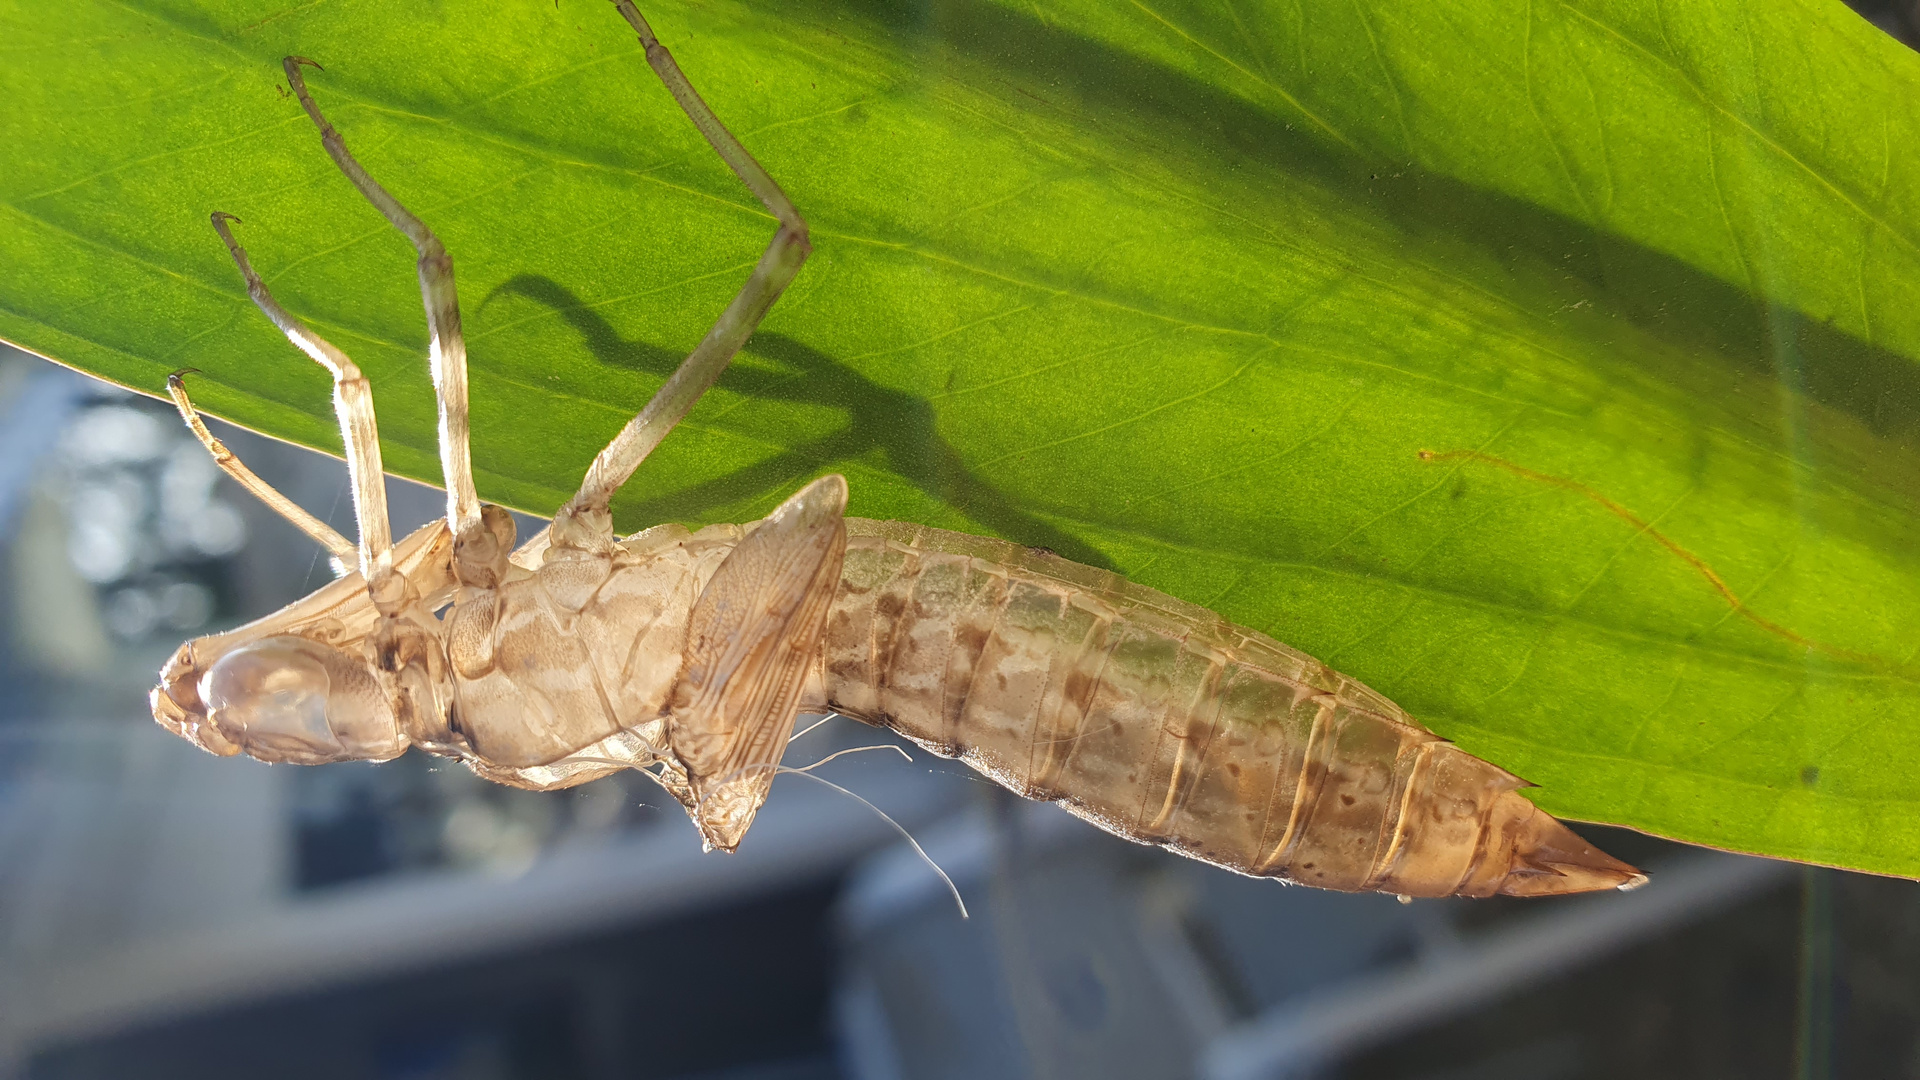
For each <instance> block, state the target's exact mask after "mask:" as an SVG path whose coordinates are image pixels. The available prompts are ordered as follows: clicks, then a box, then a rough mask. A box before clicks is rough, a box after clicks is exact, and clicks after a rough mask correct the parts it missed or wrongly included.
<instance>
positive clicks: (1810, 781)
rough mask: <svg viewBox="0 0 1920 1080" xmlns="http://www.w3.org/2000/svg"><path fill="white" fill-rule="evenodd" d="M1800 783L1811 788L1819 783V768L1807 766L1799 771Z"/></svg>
mask: <svg viewBox="0 0 1920 1080" xmlns="http://www.w3.org/2000/svg"><path fill="white" fill-rule="evenodd" d="M1800 782H1801V783H1803V784H1805V785H1807V786H1808V787H1813V786H1814V785H1815V784H1818V783H1819V782H1820V766H1818V765H1809V766H1807V767H1806V768H1804V769H1801V770H1800Z"/></svg>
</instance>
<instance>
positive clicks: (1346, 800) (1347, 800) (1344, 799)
mask: <svg viewBox="0 0 1920 1080" xmlns="http://www.w3.org/2000/svg"><path fill="white" fill-rule="evenodd" d="M1340 805H1341V806H1352V805H1353V796H1351V795H1342V796H1340Z"/></svg>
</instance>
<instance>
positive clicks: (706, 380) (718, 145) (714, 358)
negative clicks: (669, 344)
mask: <svg viewBox="0 0 1920 1080" xmlns="http://www.w3.org/2000/svg"><path fill="white" fill-rule="evenodd" d="M613 2H614V6H615V7H616V8H618V9H619V11H620V14H621V15H622V16H624V17H625V18H626V20H627V22H628V23H630V24H631V25H632V26H633V28H634V30H635V31H637V32H638V33H639V35H640V43H641V44H642V45H643V46H645V47H646V51H647V63H648V64H650V65H651V66H652V67H653V70H654V72H655V73H656V74H658V75H659V76H660V81H662V82H664V83H666V85H667V90H668V91H669V92H670V93H672V94H673V97H674V100H676V101H678V102H679V103H680V107H681V108H682V109H683V110H685V111H686V114H687V116H688V117H689V118H690V119H692V120H693V123H694V126H695V127H697V128H699V129H700V133H701V134H702V135H704V136H706V139H707V143H708V145H710V146H712V147H713V149H714V151H715V152H716V153H718V154H719V155H720V157H721V159H722V160H724V161H725V162H726V163H727V166H728V167H729V168H731V169H732V170H733V172H734V175H735V176H738V177H739V178H740V181H741V183H744V184H745V185H746V186H747V189H748V190H749V191H752V192H753V194H754V195H755V196H756V197H758V198H759V200H760V201H761V203H762V204H764V205H765V206H766V208H767V210H768V211H770V212H771V213H772V214H773V216H774V217H775V218H778V219H779V221H780V229H779V231H778V232H776V233H775V234H774V237H773V242H772V243H771V244H769V245H767V250H766V253H765V254H763V255H762V256H760V264H759V265H758V266H756V267H754V271H753V276H752V277H750V278H748V279H747V284H746V287H745V288H743V289H741V290H740V294H739V295H738V296H736V297H734V298H733V302H732V303H731V304H728V305H727V310H726V311H725V312H724V313H723V314H722V315H721V316H720V321H719V322H717V323H715V324H714V326H713V329H712V330H709V331H708V332H707V336H706V338H705V339H703V340H702V341H701V342H700V344H699V345H698V346H697V347H696V348H695V349H694V350H693V352H692V353H690V354H689V355H688V356H687V358H686V360H685V361H683V362H682V363H681V365H680V367H679V369H678V370H677V371H675V372H674V373H673V377H672V378H670V379H668V380H667V385H665V386H663V387H661V388H660V392H659V393H657V394H655V395H654V396H653V400H652V401H649V402H648V403H647V406H646V408H644V409H642V410H641V412H640V415H638V416H636V417H634V418H633V419H632V420H631V421H629V422H628V423H627V426H626V427H625V428H622V429H621V431H620V434H618V435H616V436H614V438H613V441H612V442H610V443H608V444H607V448H606V449H604V450H602V451H600V454H599V456H598V457H595V458H594V459H593V464H592V465H591V466H589V467H588V469H587V476H586V479H585V480H584V481H583V482H582V483H581V485H580V491H579V493H578V494H576V495H574V497H573V498H572V499H571V500H570V501H569V502H568V503H567V505H566V506H564V507H562V508H561V510H560V513H559V514H558V515H556V517H555V519H554V525H555V529H556V533H555V535H556V537H559V535H560V532H561V529H562V523H563V522H569V521H571V520H574V519H585V520H589V521H591V520H594V519H596V518H599V517H600V516H602V515H603V514H604V513H605V511H606V509H607V504H608V503H609V502H610V501H611V500H612V499H613V493H614V492H615V491H617V490H618V489H619V487H620V485H621V484H624V483H626V481H627V478H628V477H630V476H632V475H633V470H634V469H636V468H638V467H639V465H640V462H642V461H643V460H645V459H646V456H647V455H648V454H650V453H652V452H653V448H654V447H656V446H658V445H660V440H662V439H664V438H666V435H667V432H669V431H671V430H673V426H674V425H675V424H677V423H679V422H680V420H681V419H682V418H683V417H685V416H686V415H687V412H688V410H690V409H692V408H693V403H694V402H696V401H698V400H699V399H700V395H701V394H703V393H705V392H706V390H707V388H708V387H710V386H712V385H713V383H714V380H716V379H718V378H719V377H720V373H721V372H722V371H724V370H726V366H727V364H728V363H729V362H730V361H731V360H732V359H733V355H734V353H736V352H738V351H739V350H740V346H741V345H744V344H745V343H746V340H747V338H748V337H749V336H751V335H752V334H753V331H754V328H755V327H757V326H759V325H760V320H761V319H762V318H764V317H765V316H766V314H767V310H768V309H769V308H771V307H773V302H774V301H775V300H778V299H779V298H780V293H781V290H783V289H785V288H786V287H787V284H788V283H789V282H791V281H792V280H793V277H794V275H795V274H797V273H799V272H800V266H801V264H802V263H804V262H805V261H806V258H807V253H808V252H810V251H811V250H812V248H811V247H810V246H809V245H808V243H807V223H806V222H805V221H804V220H803V219H802V218H801V217H800V213H799V211H798V210H796V209H794V206H793V202H792V201H791V200H789V199H788V198H787V195H786V192H784V191H781V190H780V185H779V184H776V183H774V181H773V177H771V176H768V175H767V171H766V170H765V169H763V168H761V166H760V163H759V162H757V161H755V160H754V159H753V155H752V154H749V153H747V149H746V147H744V146H741V145H740V140H738V139H736V138H734V137H733V134H732V133H731V132H729V131H728V130H727V128H726V125H724V124H722V123H721V122H720V119H719V118H718V117H716V116H714V115H713V110H712V109H710V108H708V107H707V103H706V102H705V101H702V100H701V99H700V95H699V94H698V93H696V92H695V91H694V89H693V86H692V84H690V83H689V82H687V77H686V75H685V74H683V73H682V72H681V70H680V65H678V64H676V63H674V61H673V56H672V54H670V53H668V52H667V49H666V46H664V45H662V44H660V41H659V39H657V38H655V37H654V35H653V28H652V27H650V26H648V25H647V20H646V19H645V18H644V17H642V16H641V14H640V12H639V11H638V10H637V9H635V8H634V6H633V3H632V0H613Z"/></svg>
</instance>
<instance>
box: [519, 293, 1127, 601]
mask: <svg viewBox="0 0 1920 1080" xmlns="http://www.w3.org/2000/svg"><path fill="white" fill-rule="evenodd" d="M500 296H518V297H521V298H523V299H526V300H530V301H532V302H534V303H536V304H539V305H541V306H543V307H546V308H548V309H550V310H551V311H553V312H554V313H555V314H556V315H558V316H560V318H562V319H564V320H565V321H566V322H567V324H568V325H569V326H571V327H572V328H573V329H574V330H575V331H576V332H578V333H579V334H580V336H581V338H582V339H584V340H585V342H586V345H587V348H588V349H590V350H591V351H592V352H593V355H594V357H595V358H596V359H597V360H599V361H600V362H601V363H603V364H606V365H609V366H611V367H618V368H624V369H627V370H630V371H644V372H647V373H648V374H651V375H656V376H658V377H660V378H661V379H663V380H664V379H665V378H666V377H667V376H668V375H670V374H672V373H673V370H674V369H675V368H677V367H679V366H680V361H681V360H683V359H685V357H684V355H683V354H681V353H679V352H676V351H673V350H670V349H665V348H661V347H660V346H658V345H653V344H650V343H648V342H644V341H634V340H630V339H627V338H624V337H621V336H620V333H619V331H617V330H615V329H614V328H613V326H612V325H611V324H610V323H608V322H607V321H606V319H604V318H602V317H601V316H600V314H599V313H598V312H597V311H595V310H593V309H592V308H591V307H589V306H587V304H586V303H585V302H584V301H582V300H581V299H580V297H578V296H577V295H575V294H574V293H573V292H572V291H571V290H569V289H567V288H566V287H565V286H563V285H561V284H559V283H558V282H556V281H554V280H552V279H551V278H547V277H543V276H539V275H533V274H522V275H519V276H516V277H514V278H512V279H510V280H508V281H507V282H505V283H504V284H502V285H501V286H500V287H499V288H498V289H496V290H494V292H493V293H492V294H491V295H489V296H488V298H487V302H491V301H492V300H493V299H495V298H497V297H500ZM742 351H743V352H746V353H749V354H752V355H754V356H759V357H763V358H765V359H768V360H772V361H773V362H775V363H776V364H779V365H780V366H781V367H783V368H786V369H787V372H786V373H783V372H775V371H768V370H764V369H754V368H748V367H741V366H739V365H735V366H734V367H732V368H730V369H728V371H727V372H726V374H725V375H723V376H721V381H722V383H724V384H725V386H726V387H727V389H729V390H731V391H733V392H734V393H737V394H742V395H744V396H746V397H750V398H755V399H758V400H762V401H780V402H788V403H792V404H802V405H825V406H830V407H832V408H836V409H844V410H846V412H847V414H848V416H849V417H850V418H851V422H850V423H849V424H848V425H847V426H846V427H844V428H842V429H841V430H839V431H837V432H835V433H833V434H831V435H828V436H826V437H824V438H820V439H814V440H812V441H810V442H805V443H801V444H799V445H797V446H793V447H791V448H789V449H787V450H785V451H783V452H781V453H779V454H776V455H775V456H773V457H772V458H769V459H767V460H766V461H763V462H760V463H758V464H756V465H753V466H751V467H749V468H746V469H741V470H738V471H736V472H734V473H731V474H729V475H727V476H724V477H718V478H715V479H712V480H707V481H703V482H701V483H698V484H694V485H692V486H691V487H687V488H683V489H681V490H679V491H676V492H673V493H671V494H667V495H661V496H656V497H654V498H651V499H647V500H644V501H641V502H638V503H635V502H632V501H625V502H623V504H622V505H621V507H620V510H621V513H622V516H623V517H624V516H637V517H639V518H641V519H643V520H647V521H685V520H692V519H696V518H698V517H700V516H701V514H702V513H703V512H704V511H707V510H710V509H712V508H713V507H714V506H717V505H720V504H723V503H727V502H733V501H737V500H739V499H742V498H746V497H752V496H754V495H757V494H761V493H764V492H767V491H771V490H778V489H783V488H785V487H788V486H792V485H795V484H797V483H798V482H799V480H801V479H803V478H805V477H806V476H807V474H810V473H813V472H815V471H818V470H819V469H821V468H823V467H826V466H828V465H831V464H832V463H834V462H845V461H851V460H854V459H857V458H860V457H863V456H866V455H869V454H872V453H873V452H875V451H878V452H880V453H882V454H884V455H885V457H886V462H887V465H888V467H889V468H891V469H892V470H893V471H894V472H896V473H898V474H899V475H900V476H901V477H902V478H904V479H906V480H907V481H908V482H910V483H912V484H913V485H914V486H915V487H917V488H919V489H920V490H921V491H922V492H925V493H926V494H927V495H928V496H930V497H932V498H934V499H938V500H939V501H941V502H943V503H945V504H947V505H948V506H950V507H952V508H953V509H954V510H956V511H958V512H959V513H961V514H964V515H966V516H967V517H968V518H970V519H972V520H974V521H977V522H980V523H981V524H983V525H985V526H986V527H987V528H989V529H991V530H992V531H993V532H994V533H996V534H998V535H999V536H1001V537H1003V538H1005V539H1008V540H1012V541H1014V542H1015V543H1021V544H1031V545H1037V546H1040V547H1045V548H1050V549H1052V550H1053V551H1054V552H1056V553H1057V554H1060V555H1063V556H1065V557H1067V558H1069V559H1073V560H1075V561H1077V562H1082V563H1086V564H1088V565H1090V566H1098V567H1101V568H1110V566H1109V563H1108V561H1107V559H1106V558H1105V557H1104V556H1102V555H1101V554H1100V552H1099V551H1098V550H1096V549H1094V548H1092V547H1090V546H1088V545H1087V544H1086V543H1084V542H1083V541H1081V540H1080V539H1079V538H1078V537H1076V536H1074V535H1073V534H1071V533H1067V532H1062V531H1061V530H1060V529H1058V528H1056V527H1055V526H1053V525H1051V524H1048V523H1047V522H1045V521H1043V520H1041V519H1039V518H1037V517H1034V516H1033V515H1032V514H1029V513H1026V512H1025V511H1023V510H1021V509H1020V508H1019V507H1017V506H1015V505H1014V503H1013V501H1012V500H1011V499H1009V498H1008V497H1007V496H1006V495H1005V494H1003V493H1002V492H1001V491H1000V490H999V489H997V488H995V487H994V486H993V485H991V484H989V483H987V482H986V481H984V480H982V479H980V478H979V477H978V476H976V475H974V473H973V472H972V471H971V470H970V469H968V468H967V466H966V463H965V462H963V461H962V460H961V459H960V455H959V454H958V453H956V452H955V451H954V449H953V447H952V446H951V445H949V444H948V443H947V441H946V440H945V439H944V438H942V437H941V436H940V433H939V430H938V425H937V424H936V423H935V416H934V412H933V407H932V405H930V404H929V403H928V402H927V401H926V399H924V398H919V397H915V396H913V395H911V394H907V393H903V392H901V391H899V390H895V389H893V388H891V387H886V386H882V385H880V384H879V383H876V382H874V381H873V380H871V379H869V378H867V377H866V376H865V375H862V374H861V373H860V372H858V371H855V370H854V369H853V368H851V367H849V366H847V365H846V364H845V363H843V362H842V361H840V360H837V359H835V358H834V357H832V356H829V355H827V354H826V353H823V352H821V351H820V350H818V349H815V348H813V347H812V346H810V345H807V344H806V343H804V342H801V341H798V340H795V339H794V338H791V337H787V336H786V335H784V334H774V333H765V332H762V333H758V334H755V335H754V336H753V338H752V339H751V340H750V341H748V342H747V346H746V348H745V349H744V350H742Z"/></svg>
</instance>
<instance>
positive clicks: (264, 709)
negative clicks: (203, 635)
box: [200, 635, 404, 764]
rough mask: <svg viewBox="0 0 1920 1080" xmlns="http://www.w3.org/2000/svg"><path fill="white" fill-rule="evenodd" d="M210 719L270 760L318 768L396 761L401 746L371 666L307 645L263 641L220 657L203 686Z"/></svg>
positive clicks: (296, 640) (295, 640)
mask: <svg viewBox="0 0 1920 1080" xmlns="http://www.w3.org/2000/svg"><path fill="white" fill-rule="evenodd" d="M200 696H201V699H202V700H204V701H205V702H206V704H207V706H208V709H209V712H208V720H209V721H211V723H212V724H213V726H214V728H215V729H216V730H218V731H219V732H220V733H221V734H222V735H224V736H226V737H227V738H228V739H231V740H232V741H233V742H235V743H237V744H239V746H240V748H241V749H243V750H245V751H246V752H247V753H249V754H251V755H253V756H254V757H257V758H260V759H262V760H266V761H290V762H297V763H302V764H316V763H319V762H324V761H340V760H344V759H348V758H363V757H392V756H393V755H394V754H396V753H398V752H399V750H400V749H401V747H402V746H404V744H401V745H400V746H395V745H393V743H394V741H395V736H396V735H397V730H396V726H395V724H394V720H393V712H392V709H391V708H389V707H387V705H386V703H385V700H384V696H383V695H382V694H381V693H380V689H379V684H378V683H376V682H375V681H374V678H373V675H372V673H371V672H369V671H368V670H367V669H366V665H365V664H364V663H363V662H361V661H359V660H357V659H355V658H354V657H351V656H348V655H347V654H345V653H342V652H341V651H340V650H338V649H335V648H333V647H331V646H329V645H323V644H321V643H320V642H317V641H313V640H311V639H309V638H303V637H294V636H290V635H288V636H280V637H270V638H262V639H260V640H259V641H255V642H251V643H249V644H247V645H244V646H241V647H240V648H238V649H235V650H233V651H232V652H230V653H228V654H227V655H225V656H223V657H221V658H220V659H219V661H218V662H216V663H215V664H214V665H213V667H211V668H209V669H208V670H207V673H206V674H205V675H204V676H202V677H201V680H200Z"/></svg>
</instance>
